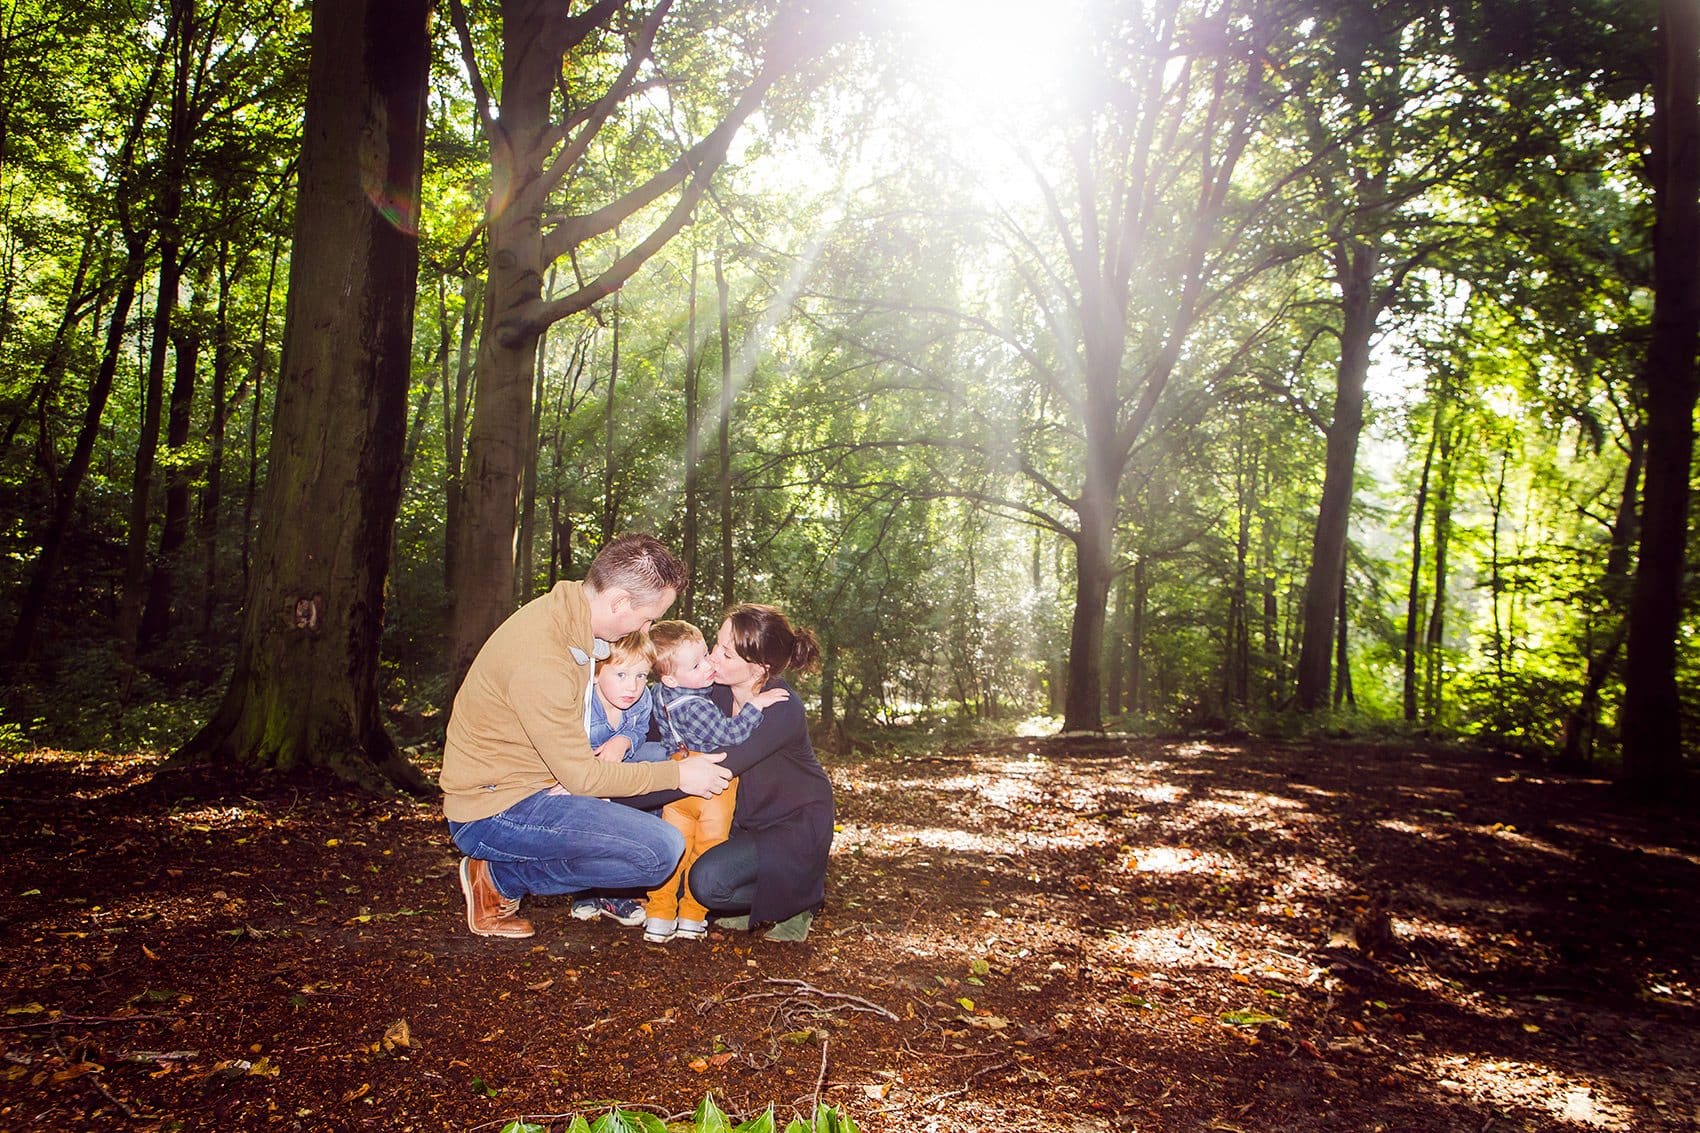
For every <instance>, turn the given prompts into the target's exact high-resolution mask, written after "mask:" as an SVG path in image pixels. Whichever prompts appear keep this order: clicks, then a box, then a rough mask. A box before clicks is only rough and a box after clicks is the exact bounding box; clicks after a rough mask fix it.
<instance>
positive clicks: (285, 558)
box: [179, 0, 431, 793]
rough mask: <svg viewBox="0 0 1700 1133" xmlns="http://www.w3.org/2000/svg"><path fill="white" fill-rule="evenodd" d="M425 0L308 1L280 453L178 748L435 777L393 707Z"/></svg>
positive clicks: (236, 758)
mask: <svg viewBox="0 0 1700 1133" xmlns="http://www.w3.org/2000/svg"><path fill="white" fill-rule="evenodd" d="M430 8H431V4H430V0H342V2H341V3H337V4H317V5H314V8H313V33H312V68H311V71H310V73H309V79H308V96H307V111H306V123H305V130H304V140H303V143H302V155H301V175H300V177H301V179H300V189H299V199H298V202H297V207H296V218H295V237H294V242H293V248H294V254H293V256H292V257H291V263H290V282H289V305H288V314H287V318H286V326H285V331H284V343H283V363H282V372H281V375H280V380H279V388H278V397H277V407H276V413H275V417H274V420H273V428H272V445H271V457H270V467H269V469H268V474H267V477H266V486H265V498H264V501H263V504H262V508H261V522H260V531H259V536H258V540H257V547H256V556H255V559H256V561H255V564H254V571H253V577H252V582H251V584H250V586H249V589H248V594H247V602H246V607H245V611H244V619H243V625H242V635H241V641H240V643H239V645H238V648H237V659H236V667H235V672H234V674H233V675H232V677H231V682H230V688H229V691H228V692H227V693H226V695H225V698H224V702H223V704H222V705H221V707H220V708H219V710H218V712H217V714H216V715H215V717H214V718H213V720H212V721H211V723H209V724H208V725H207V727H206V728H204V729H203V730H202V731H201V733H200V734H199V735H197V736H196V737H195V738H194V739H192V740H191V741H190V742H189V743H188V744H187V745H186V746H185V747H184V748H183V750H182V751H181V752H180V753H179V755H180V756H181V757H183V758H194V757H206V758H212V759H215V760H219V761H225V762H230V763H236V764H241V765H243V766H247V767H251V768H264V769H274V770H280V771H288V770H292V769H299V768H303V767H307V766H317V767H324V768H328V769H329V770H331V771H332V772H334V773H335V774H337V775H338V776H340V777H341V778H343V779H346V780H349V781H352V782H355V783H359V784H362V785H365V786H370V787H373V788H379V787H386V786H391V785H400V786H402V787H405V788H407V789H409V790H413V791H417V792H420V793H426V792H429V791H430V790H431V786H430V783H429V781H428V780H427V779H426V778H425V777H424V775H423V774H421V773H420V772H419V770H418V769H417V768H415V767H414V766H413V765H412V764H410V763H409V762H408V761H407V760H406V759H405V758H404V757H402V756H401V754H400V753H399V752H398V751H397V750H396V748H395V745H394V743H393V741H391V739H390V738H389V736H388V735H387V734H386V733H385V731H384V728H383V724H382V721H381V719H380V716H379V711H378V672H379V670H378V645H379V638H380V635H381V631H382V628H383V610H384V606H383V603H384V576H385V573H386V570H387V568H388V564H389V550H390V542H391V532H392V530H393V527H394V524H395V517H396V509H397V507H398V505H399V502H400V498H401V457H402V446H403V443H404V441H405V436H404V432H405V429H406V422H407V389H408V375H409V368H410V366H409V363H410V356H411V345H412V329H413V300H414V290H415V286H416V281H417V275H418V264H419V247H418V238H417V231H416V228H415V221H416V213H415V211H414V210H415V209H416V207H417V202H418V200H419V188H420V173H421V168H422V165H423V158H424V124H425V93H426V79H427V70H428V62H429V37H428V34H427V28H428V22H429V13H430Z"/></svg>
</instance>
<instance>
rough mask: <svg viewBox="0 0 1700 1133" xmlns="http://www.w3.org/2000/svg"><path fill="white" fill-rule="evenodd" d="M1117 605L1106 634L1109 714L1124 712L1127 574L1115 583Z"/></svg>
mask: <svg viewBox="0 0 1700 1133" xmlns="http://www.w3.org/2000/svg"><path fill="white" fill-rule="evenodd" d="M1114 589H1115V595H1116V607H1115V612H1114V613H1113V614H1111V615H1110V618H1109V622H1108V625H1109V629H1108V630H1107V631H1106V632H1105V634H1104V712H1105V714H1106V715H1109V716H1112V717H1114V716H1120V715H1121V714H1122V689H1123V688H1124V687H1125V686H1126V684H1127V678H1126V676H1125V675H1124V673H1123V670H1122V658H1123V657H1124V655H1125V654H1126V650H1127V575H1125V574H1123V575H1119V576H1118V577H1117V578H1116V584H1115V588H1114Z"/></svg>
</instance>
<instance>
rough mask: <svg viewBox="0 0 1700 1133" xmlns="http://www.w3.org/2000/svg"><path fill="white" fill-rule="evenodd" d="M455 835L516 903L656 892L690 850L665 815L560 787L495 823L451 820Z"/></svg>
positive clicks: (538, 795) (514, 808) (458, 843)
mask: <svg viewBox="0 0 1700 1133" xmlns="http://www.w3.org/2000/svg"><path fill="white" fill-rule="evenodd" d="M449 836H450V837H451V838H453V839H454V843H455V845H456V846H458V847H459V848H460V851H461V853H463V854H465V855H467V856H468V857H472V858H481V859H483V860H484V861H487V862H489V863H490V879H491V880H492V881H494V882H495V883H496V889H497V890H498V891H499V892H500V893H501V894H502V896H503V897H505V898H508V899H509V900H513V899H517V898H520V897H524V896H527V895H529V894H533V893H535V894H540V895H548V894H556V893H580V892H583V891H584V890H586V889H653V888H655V887H656V886H657V885H660V884H661V883H662V882H663V881H666V880H667V878H668V877H670V876H672V873H673V867H674V866H676V865H678V864H679V859H680V858H681V857H682V856H683V855H684V853H685V837H684V835H682V834H680V833H679V832H678V831H677V830H675V829H673V828H672V827H671V826H669V825H668V824H667V822H666V821H665V820H664V819H662V818H661V817H659V816H658V815H653V814H647V813H645V812H644V811H641V810H633V809H632V808H631V807H629V806H622V805H621V804H620V803H616V802H609V801H608V800H607V799H596V798H586V797H584V796H581V795H569V794H566V793H564V792H559V791H555V790H548V791H538V792H537V793H536V794H534V795H530V796H528V797H526V798H523V799H521V800H520V801H519V802H517V803H515V804H514V805H513V806H511V807H509V808H508V809H507V810H504V811H502V813H500V814H495V815H491V816H490V817H489V818H480V819H475V820H474V821H472V822H450V823H449Z"/></svg>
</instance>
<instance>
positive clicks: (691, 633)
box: [649, 619, 708, 677]
mask: <svg viewBox="0 0 1700 1133" xmlns="http://www.w3.org/2000/svg"><path fill="white" fill-rule="evenodd" d="M649 640H650V642H651V643H652V644H653V645H654V646H655V675H656V676H658V677H670V676H672V675H673V655H674V654H675V653H677V652H678V651H679V646H681V645H683V644H685V642H687V641H694V642H697V643H698V644H699V645H702V646H703V647H705V648H706V647H707V646H708V639H707V638H705V637H704V636H703V635H702V630H700V629H698V628H697V627H696V626H694V625H692V624H691V623H690V622H682V621H678V620H676V619H673V620H669V621H664V622H656V623H655V624H654V625H652V626H650V627H649Z"/></svg>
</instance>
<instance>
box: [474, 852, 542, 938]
mask: <svg viewBox="0 0 1700 1133" xmlns="http://www.w3.org/2000/svg"><path fill="white" fill-rule="evenodd" d="M460 891H461V892H462V893H464V894H466V927H467V928H469V929H471V930H472V931H473V932H475V933H477V934H478V935H479V936H507V937H526V936H530V935H532V934H533V933H534V932H536V931H537V930H536V929H534V928H532V927H531V922H530V921H528V920H526V919H525V918H524V917H519V916H515V915H514V914H515V913H517V912H518V911H519V901H517V900H508V899H507V898H505V897H503V896H502V894H501V893H500V892H499V891H498V890H497V889H496V883H495V882H494V881H492V880H490V863H489V862H487V861H484V860H483V859H482V858H462V859H461V860H460Z"/></svg>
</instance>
